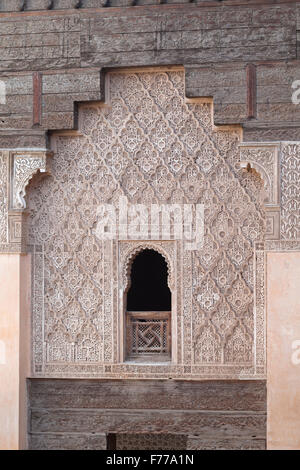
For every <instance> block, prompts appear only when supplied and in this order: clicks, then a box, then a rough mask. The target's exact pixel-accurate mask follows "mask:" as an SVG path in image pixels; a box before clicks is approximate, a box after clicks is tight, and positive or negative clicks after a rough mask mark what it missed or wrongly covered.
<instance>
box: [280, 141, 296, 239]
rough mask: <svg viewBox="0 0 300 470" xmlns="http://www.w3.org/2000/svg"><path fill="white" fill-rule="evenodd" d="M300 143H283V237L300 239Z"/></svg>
mask: <svg viewBox="0 0 300 470" xmlns="http://www.w3.org/2000/svg"><path fill="white" fill-rule="evenodd" d="M299 181H300V144H299V143H295V142H293V143H292V142H291V143H282V145H281V238H283V239H285V240H292V239H295V240H296V239H300V194H299Z"/></svg>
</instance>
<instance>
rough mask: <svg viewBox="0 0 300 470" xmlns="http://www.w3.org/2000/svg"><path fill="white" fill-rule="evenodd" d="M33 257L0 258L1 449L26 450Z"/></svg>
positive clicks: (2, 256) (2, 255) (6, 256)
mask: <svg viewBox="0 0 300 470" xmlns="http://www.w3.org/2000/svg"><path fill="white" fill-rule="evenodd" d="M29 322H30V256H20V255H13V254H11V255H7V254H1V255H0V345H1V346H0V449H20V448H26V387H25V377H26V376H28V374H29V351H30V341H29Z"/></svg>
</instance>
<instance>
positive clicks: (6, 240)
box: [0, 149, 52, 253]
mask: <svg viewBox="0 0 300 470" xmlns="http://www.w3.org/2000/svg"><path fill="white" fill-rule="evenodd" d="M51 155H52V152H50V151H48V150H40V149H24V150H0V182H1V187H2V191H1V192H2V194H1V196H2V197H1V201H2V202H1V209H0V252H7V253H10V252H12V253H18V252H20V253H21V252H22V253H23V252H25V251H26V250H27V239H26V234H27V230H26V222H27V216H28V211H27V210H26V201H25V195H26V188H27V185H28V184H29V182H30V181H31V179H32V178H33V177H34V175H35V174H36V173H38V172H40V173H47V174H48V173H49V166H48V157H50V156H51Z"/></svg>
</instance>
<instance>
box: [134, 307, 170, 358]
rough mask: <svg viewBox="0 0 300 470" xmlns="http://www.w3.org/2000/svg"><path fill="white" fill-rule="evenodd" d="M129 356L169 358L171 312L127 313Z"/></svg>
mask: <svg viewBox="0 0 300 470" xmlns="http://www.w3.org/2000/svg"><path fill="white" fill-rule="evenodd" d="M126 317H127V330H126V333H127V356H128V357H129V358H134V357H136V358H142V357H143V356H144V357H147V358H148V359H149V356H164V357H169V356H170V352H171V323H170V319H171V312H127V315H126Z"/></svg>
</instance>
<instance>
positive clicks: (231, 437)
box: [0, 1, 300, 449]
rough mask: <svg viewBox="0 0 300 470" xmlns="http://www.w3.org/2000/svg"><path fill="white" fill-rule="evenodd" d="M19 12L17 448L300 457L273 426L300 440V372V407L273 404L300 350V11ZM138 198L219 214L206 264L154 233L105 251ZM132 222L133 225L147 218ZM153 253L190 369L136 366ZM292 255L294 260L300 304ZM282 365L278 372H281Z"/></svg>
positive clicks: (175, 351) (10, 322) (6, 32)
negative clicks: (131, 329) (130, 324)
mask: <svg viewBox="0 0 300 470" xmlns="http://www.w3.org/2000/svg"><path fill="white" fill-rule="evenodd" d="M13 3H14V5H15V6H11V7H9V6H7V4H8V2H5V1H3V2H1V1H0V32H1V34H2V35H3V44H4V46H3V47H4V49H3V51H4V52H3V57H2V58H1V57H0V66H1V67H2V68H1V70H2V72H1V74H2V76H1V75H0V80H1V81H2V83H4V84H5V86H4V89H5V100H4V99H3V104H0V111H1V113H3V119H2V118H1V115H0V119H2V120H0V127H1V129H0V180H1V187H0V197H1V199H0V277H1V283H2V284H3V286H4V288H3V289H2V288H1V289H0V301H1V302H2V305H3V307H1V308H2V309H1V315H2V325H3V326H1V329H0V334H2V336H3V339H2V337H1V336H0V368H1V367H2V371H3V378H4V380H7V378H6V377H7V376H6V375H5V374H7V373H8V371H9V370H14V371H15V376H14V377H15V379H14V380H13V381H12V382H11V386H12V389H13V392H14V393H15V395H14V394H12V396H15V400H16V401H15V402H14V403H15V405H13V404H11V403H10V405H9V406H11V408H9V407H7V410H8V411H7V413H12V411H9V410H13V409H14V408H13V406H15V410H18V411H17V412H16V413H17V417H18V419H19V422H20V424H19V425H16V426H15V427H14V426H13V425H12V426H11V428H9V429H6V428H5V427H3V436H2V435H1V436H0V444H1V445H2V446H3V448H5V447H8V448H12V447H14V448H17V447H30V448H81V447H84V448H102V449H103V448H106V445H107V443H106V435H108V434H109V435H111V434H113V435H116V436H117V438H116V441H115V445H116V442H117V443H118V442H119V444H117V445H119V446H120V447H117V448H125V449H126V448H132V447H130V445H132V442H139V441H138V439H137V437H134V436H131V437H130V435H129V434H128V435H127V436H124V435H123V434H124V433H126V429H128V425H129V423H131V424H132V425H134V428H135V429H136V432H141V433H145V439H144V440H141V444H136V445H142V446H143V445H144V446H146V445H149V444H147V442H148V441H149V440H150V442H156V441H155V436H154V437H153V441H151V434H155V435H156V433H164V434H166V435H167V436H166V438H165V441H166V445H170V444H169V442H170V441H169V439H170V437H168V436H169V435H171V434H174V435H175V434H176V445H178V446H179V448H181V447H180V446H185V447H184V448H186V449H203V448H207V449H210V448H249V449H255V448H257V449H258V448H260V449H261V448H265V445H266V444H265V443H266V439H267V441H268V446H269V447H270V448H272V447H274V448H276V447H277V448H280V447H281V446H283V447H284V446H285V447H290V448H296V447H297V446H298V445H299V446H300V442H299V435H298V434H297V432H295V431H291V433H290V434H289V433H288V434H287V437H282V438H281V437H280V429H279V428H280V426H278V423H276V419H275V420H274V419H273V417H274V416H275V414H276V406H277V407H278V413H279V415H281V418H282V423H283V422H285V423H287V426H288V423H290V426H291V429H292V428H293V426H292V424H291V422H290V421H289V420H290V419H291V418H290V417H289V416H290V415H289V412H288V411H289V410H290V409H293V407H294V406H296V403H297V400H298V399H299V391H298V392H297V387H299V388H300V384H299V383H298V382H297V379H295V378H294V375H293V374H296V375H297V364H294V366H293V367H294V369H293V368H291V370H290V371H289V377H290V378H291V380H292V381H293V387H294V389H296V402H295V403H294V402H293V399H291V400H292V401H291V403H290V402H289V395H286V396H285V397H284V399H283V395H282V393H283V392H282V393H281V390H280V386H279V387H278V384H277V385H276V387H277V388H278V390H277V395H276V393H275V394H274V393H273V392H274V386H273V383H275V382H274V381H275V378H276V367H278V370H280V372H281V373H282V374H283V376H284V374H285V373H286V372H285V371H287V370H288V369H287V366H286V364H287V363H288V364H290V362H289V361H290V356H291V355H292V353H293V348H294V349H295V348H297V345H296V346H295V347H294V346H293V345H295V344H296V343H295V341H297V340H300V331H299V328H298V330H297V315H298V313H297V311H298V310H297V308H298V307H297V305H298V304H297V299H295V298H294V297H293V296H294V295H295V294H293V296H292V298H291V297H290V296H289V292H294V290H293V289H294V286H295V285H296V284H297V278H295V277H293V271H295V273H296V272H297V269H298V268H297V266H298V265H297V264H295V263H296V261H295V260H296V259H298V257H299V247H300V234H299V230H300V223H299V210H300V207H299V206H300V197H299V180H300V134H299V127H300V125H299V122H300V120H299V118H298V114H297V113H299V109H300V104H299V105H298V107H297V105H295V104H293V103H292V101H291V98H287V92H288V90H290V92H291V94H292V83H293V79H295V78H296V77H297V72H299V78H300V65H299V61H298V56H297V54H298V53H299V46H298V42H297V39H298V36H297V35H299V31H298V29H299V30H300V24H298V22H297V21H298V20H297V18H298V19H299V17H300V9H299V3H298V2H277V3H276V6H274V2H271V1H265V2H263V1H262V2H260V3H257V2H254V3H255V4H252V2H251V1H250V2H243V1H240V2H234V1H232V2H229V1H228V2H227V1H224V2H222V4H220V2H214V1H212V2H198V3H195V4H189V5H184V4H183V3H182V4H179V5H172V4H167V5H151V4H149V5H146V6H145V5H144V4H143V5H144V6H142V5H139V4H138V5H137V6H135V7H130V6H129V5H128V6H127V5H126V7H125V6H124V5H122V6H121V5H118V4H116V5H109V4H107V5H105V6H106V7H108V8H105V9H103V8H101V7H102V3H103V2H102V3H101V2H89V1H86V2H68V1H66V2H62V1H61V2H59V1H57V2H55V1H54V2H46V1H45V2H43V1H37V2H30V1H28V2H23V3H22V2H11V5H12V4H13ZM19 3H20V4H21V3H22V5H19ZM147 3H148V2H147ZM150 3H151V2H150ZM21 7H22V8H23V9H22V11H20V9H21ZM111 7H116V8H111ZM291 13H293V14H294V13H295V18H294V17H293V18H294V19H293V18H292V17H291ZM297 15H298V17H297ZM24 24H25V25H27V29H26V28H25V29H24ZM220 27H221V28H222V29H221V32H222V31H223V36H222V38H221V36H220V35H219V34H218V32H217V31H218V29H219V28H220ZM11 35H12V36H13V37H14V40H16V38H17V39H19V43H17V44H19V45H18V46H16V47H14V48H11V44H10V38H11ZM237 35H239V39H238V40H237ZM41 41H42V42H41ZM222 41H223V42H222ZM233 44H234V45H235V49H234V50H233V49H232V45H233ZM21 50H22V51H23V59H22V60H19V55H18V54H21ZM221 53H222V54H221ZM223 54H224V55H223ZM20 57H21V56H20ZM272 80H273V81H272ZM0 98H1V96H0ZM1 103H2V102H1ZM1 113H0V114H1ZM120 198H123V200H124V199H125V198H126V200H127V201H128V204H129V205H130V204H131V205H133V204H134V205H135V207H137V205H144V207H146V208H147V207H148V208H149V207H150V206H151V205H161V204H165V205H168V204H169V205H170V204H173V205H176V207H177V208H179V209H180V208H181V209H182V208H183V206H184V205H186V204H189V205H191V206H192V207H193V208H195V206H196V205H197V204H201V205H203V207H204V233H203V235H204V236H203V245H202V246H201V247H200V248H198V249H195V250H186V249H185V246H184V242H183V240H178V239H177V238H176V237H175V236H174V234H173V235H172V234H170V236H169V237H164V236H163V234H160V235H159V236H156V237H153V236H152V234H151V233H150V231H148V232H146V233H145V232H144V233H143V236H138V237H136V238H134V237H130V236H127V237H126V236H123V237H122V236H121V237H119V238H117V237H116V238H115V239H112V240H111V239H100V238H99V236H98V235H97V229H98V228H99V215H101V214H100V213H99V207H104V206H105V205H108V204H110V205H111V206H112V207H114V209H115V211H116V213H117V214H118V210H119V203H120ZM130 214H131V215H130ZM127 217H128V218H127V219H126V221H125V222H126V224H128V225H130V223H132V222H133V221H134V219H135V217H136V213H133V212H129V215H127ZM123 222H124V221H123ZM146 222H147V223H148V222H149V221H148V220H145V223H146ZM145 249H150V250H154V251H156V252H158V253H159V254H160V255H161V256H162V257H163V259H164V260H165V262H166V265H167V270H168V286H169V289H170V291H171V298H172V302H171V320H170V321H171V356H170V360H169V361H165V362H162V363H161V362H158V363H156V362H155V361H153V360H152V361H151V360H150V361H140V362H138V361H133V360H130V359H128V357H126V352H125V349H126V348H125V342H126V334H125V328H126V319H125V315H126V295H127V292H128V287H129V284H130V272H131V265H132V262H133V261H134V259H135V257H136V256H137V255H138V254H139V253H141V252H142V251H143V250H145ZM276 255H282V256H286V258H284V259H283V258H278V263H279V265H280V266H281V269H282V273H285V274H284V276H285V277H284V279H282V285H283V286H285V287H283V288H282V289H280V288H278V286H279V285H280V276H279V280H278V272H276V270H275V271H274V266H275V265H276V259H277V258H276ZM1 260H2V265H1ZM290 266H292V267H290ZM291 270H292V271H291ZM276 276H277V277H276ZM287 280H288V281H287ZM278 282H279V284H278ZM276 283H277V284H276ZM8 284H9V288H8ZM5 285H6V287H5ZM275 285H276V286H277V290H276V288H274V286H275ZM276 296H278V303H277V302H276V301H275V299H277V297H276ZM287 299H289V300H287ZM293 299H294V300H293ZM15 300H16V304H15V303H14V302H15ZM293 301H294V303H293ZM285 304H286V305H289V308H290V310H289V314H288V315H287V322H288V325H287V327H286V329H285V328H284V325H283V326H282V325H281V323H280V322H282V321H283V323H284V308H285V307H284V306H285ZM278 305H279V306H281V307H278ZM278 308H279V310H276V309H278ZM9 312H13V313H14V315H16V316H15V317H14V316H13V315H11V314H10V313H9ZM273 312H275V313H273ZM270 315H271V317H270ZM281 315H282V316H281ZM293 315H294V316H293ZM270 318H271V320H270ZM281 326H282V329H281ZM298 333H299V334H298ZM298 336H299V337H298ZM270 338H275V339H274V342H270V340H269V339H270ZM287 341H289V342H290V343H287ZM17 344H18V345H19V346H17ZM278 348H279V349H280V350H281V351H282V357H281V360H282V363H281V362H280V360H278V358H277V359H276V361H277V365H276V363H275V362H273V359H272V361H271V362H270V359H268V358H273V357H275V355H274V354H275V353H274V351H275V350H277V349H278ZM289 348H290V349H289ZM9 351H10V352H11V351H13V355H11V353H10V352H9ZM284 358H286V359H284ZM267 359H268V360H267ZM284 360H286V361H287V362H286V363H285V362H284ZM10 361H13V362H10ZM298 367H299V366H298ZM0 371H1V369H0ZM62 379H64V380H62ZM145 379H147V381H145ZM26 380H27V382H26ZM143 381H145V382H143ZM26 383H27V388H26V387H25V384H26ZM147 383H148V384H149V385H147ZM173 384H175V385H173ZM148 387H149V397H148V401H147V400H146V401H145V393H146V390H147V388H148ZM172 387H174V388H172ZM266 390H267V392H268V396H269V405H268V406H269V408H268V409H267V408H266ZM110 391H113V398H111V397H110ZM126 391H128V396H130V394H135V396H136V400H135V402H134V403H133V402H131V401H130V400H131V398H127V399H126V400H125V399H124V393H125V394H126ZM284 393H286V391H285V392H284ZM156 394H160V397H159V398H157V397H155V395H156ZM161 394H162V395H161ZM181 394H187V396H188V395H189V394H190V403H189V402H188V401H185V399H183V398H182V396H181ZM100 396H101V398H100ZM297 397H298V398H297ZM0 398H1V400H0V401H1V403H2V402H3V407H4V406H5V403H6V401H5V400H7V398H6V397H5V396H4V392H1V393H0ZM114 400H116V402H115V401H114ZM16 403H18V405H16ZM120 403H121V405H120ZM283 403H284V404H283ZM75 404H76V406H75ZM286 404H287V405H286ZM284 406H288V407H290V408H287V411H286V413H285V412H284V410H283V408H284ZM28 408H29V410H30V414H29V416H30V418H29V423H28V429H29V433H28V435H27V434H26V432H25V431H24V430H25V428H26V422H25V421H26V419H25V416H27V410H28ZM75 408H76V410H75ZM135 408H137V409H138V412H135V411H133V409H135ZM3 409H4V408H3ZM91 409H92V411H91ZM117 409H118V413H119V414H118V415H117V411H116V412H115V414H114V410H117ZM161 412H162V413H163V415H160V414H159V413H161ZM3 413H4V412H3ZM61 413H62V414H63V420H62V421H63V422H64V423H65V424H64V425H63V427H62V425H61V419H60V417H61ZM156 413H157V415H156ZM149 414H150V415H149ZM3 416H4V415H3ZM80 416H84V417H85V418H84V419H85V422H86V423H88V424H85V425H84V426H83V428H81V426H80V423H81V418H80ZM149 416H151V419H150V417H149ZM161 416H163V418H162V417H161ZM4 418H5V417H4ZM0 419H1V417H0ZM293 419H294V421H293V423H297V422H298V420H299V419H300V418H299V416H298V415H297V413H296V415H295V418H293ZM266 420H269V426H268V429H269V434H268V436H267V434H266ZM71 423H72V424H71ZM228 424H229V425H230V426H229V428H230V431H228V430H227V428H226V426H227V425H228ZM201 429H205V433H204V435H203V436H202V437H199V435H198V433H201ZM60 433H63V435H64V440H63V441H60V440H59V435H61V434H60ZM73 433H76V437H74V435H73ZM95 433H96V437H95V436H94V434H95ZM8 435H9V436H10V438H8V437H7V436H8ZM183 435H184V436H186V437H185V438H184V439H183V437H182V436H183ZM72 436H73V437H72ZM97 436H98V437H97ZM128 439H129V440H130V442H131V444H128V443H127V441H128ZM135 439H137V440H136V441H135ZM284 439H286V440H285V441H284ZM2 442H3V444H2ZM143 442H144V444H143ZM174 442H175V441H174ZM126 443H127V444H126ZM126 446H127V447H126ZM128 446H129V447H128Z"/></svg>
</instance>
